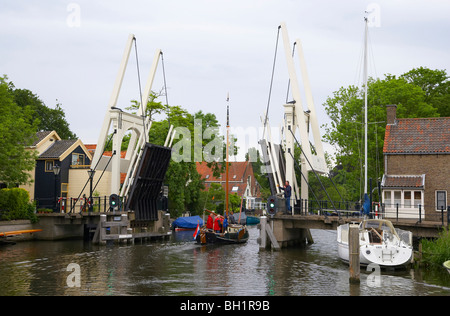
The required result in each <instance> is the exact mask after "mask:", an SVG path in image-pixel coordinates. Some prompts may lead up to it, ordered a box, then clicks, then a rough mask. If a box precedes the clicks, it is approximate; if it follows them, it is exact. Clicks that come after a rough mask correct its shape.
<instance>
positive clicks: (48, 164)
mask: <svg viewBox="0 0 450 316" xmlns="http://www.w3.org/2000/svg"><path fill="white" fill-rule="evenodd" d="M54 165H55V161H54V160H46V161H45V172H53V166H54Z"/></svg>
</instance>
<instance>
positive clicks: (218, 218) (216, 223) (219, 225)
mask: <svg viewBox="0 0 450 316" xmlns="http://www.w3.org/2000/svg"><path fill="white" fill-rule="evenodd" d="M222 220H223V218H222V216H220V215H218V216H216V219H215V220H214V231H215V232H216V233H220V232H222Z"/></svg>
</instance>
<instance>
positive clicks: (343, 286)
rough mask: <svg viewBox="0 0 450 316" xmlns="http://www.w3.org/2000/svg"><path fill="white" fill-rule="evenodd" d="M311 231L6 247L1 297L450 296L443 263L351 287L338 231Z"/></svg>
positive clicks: (0, 264)
mask: <svg viewBox="0 0 450 316" xmlns="http://www.w3.org/2000/svg"><path fill="white" fill-rule="evenodd" d="M312 235H313V238H314V241H315V243H314V244H313V245H309V246H306V247H303V248H291V249H282V250H281V251H277V252H272V251H260V250H259V245H258V243H257V237H258V236H259V230H258V229H257V228H256V227H250V240H249V242H248V243H246V244H244V245H222V246H215V245H208V246H200V245H197V244H195V243H194V242H193V241H192V232H178V233H174V234H173V236H172V237H171V239H170V240H167V241H158V242H149V243H143V244H135V245H110V246H94V245H92V244H89V243H84V242H83V241H81V240H75V241H73V240H72V241H52V242H45V241H34V242H21V243H17V244H16V245H12V246H3V247H1V248H0V284H1V287H0V295H2V296H5V295H83V296H84V295H104V296H106V295H158V296H161V295H193V296H205V295H211V296H215V295H221V296H222V295H227V296H228V295H237V296H240V295H247V296H250V295H251V296H253V295H254V296H271V295H274V296H280V295H287V296H293V295H344V296H348V295H364V296H366V295H367V296H368V295H404V296H425V295H446V296H447V295H450V275H449V274H448V273H447V272H446V271H445V270H444V269H441V268H440V267H436V269H433V270H428V269H417V270H414V269H405V270H401V271H383V270H382V271H379V272H378V271H376V270H373V271H369V272H366V270H365V269H364V268H362V269H361V283H360V285H350V284H349V282H348V266H347V265H346V264H344V263H342V262H341V261H339V260H338V257H337V248H336V232H335V231H323V230H313V231H312ZM68 268H69V269H68ZM78 268H79V269H78ZM77 280H78V281H79V283H76V281H77ZM69 285H70V286H69Z"/></svg>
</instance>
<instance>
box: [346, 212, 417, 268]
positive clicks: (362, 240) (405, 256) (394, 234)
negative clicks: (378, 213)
mask: <svg viewBox="0 0 450 316" xmlns="http://www.w3.org/2000/svg"><path fill="white" fill-rule="evenodd" d="M348 232H349V224H344V225H340V226H338V228H337V242H338V255H339V257H340V258H341V259H342V260H343V261H346V262H348V261H349V246H348V242H349V240H348ZM359 246H360V249H359V254H360V255H359V256H360V263H361V265H369V264H371V263H375V264H378V265H380V266H384V267H396V266H402V265H404V264H406V263H408V262H409V261H410V260H411V256H412V254H413V247H412V233H411V232H409V231H404V230H401V229H396V228H394V226H393V225H392V223H391V222H390V221H388V220H385V219H366V220H363V221H362V222H361V224H360V226H359Z"/></svg>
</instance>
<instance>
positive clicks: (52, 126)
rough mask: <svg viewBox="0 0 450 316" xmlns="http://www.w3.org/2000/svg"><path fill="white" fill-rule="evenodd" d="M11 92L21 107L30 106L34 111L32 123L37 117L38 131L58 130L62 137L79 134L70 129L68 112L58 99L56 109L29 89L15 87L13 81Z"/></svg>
mask: <svg viewBox="0 0 450 316" xmlns="http://www.w3.org/2000/svg"><path fill="white" fill-rule="evenodd" d="M11 92H12V94H13V95H14V101H15V102H16V104H17V105H18V106H20V107H21V108H23V109H24V108H26V107H29V108H30V109H31V110H32V111H33V113H34V114H33V116H32V117H31V121H30V122H29V123H30V124H31V123H33V122H32V121H34V120H36V119H37V130H38V131H53V130H54V131H56V132H57V133H58V135H59V136H60V137H61V138H62V139H76V138H77V136H76V135H75V133H73V132H72V131H71V130H70V127H69V123H68V122H67V120H66V114H65V113H64V110H63V109H62V107H61V103H59V102H58V100H56V101H57V103H56V106H55V108H54V109H51V108H49V107H47V106H46V105H45V104H44V102H42V100H41V99H39V97H38V96H37V95H36V94H34V93H33V92H31V91H30V90H27V89H14V85H13V84H12V83H11Z"/></svg>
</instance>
